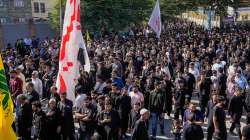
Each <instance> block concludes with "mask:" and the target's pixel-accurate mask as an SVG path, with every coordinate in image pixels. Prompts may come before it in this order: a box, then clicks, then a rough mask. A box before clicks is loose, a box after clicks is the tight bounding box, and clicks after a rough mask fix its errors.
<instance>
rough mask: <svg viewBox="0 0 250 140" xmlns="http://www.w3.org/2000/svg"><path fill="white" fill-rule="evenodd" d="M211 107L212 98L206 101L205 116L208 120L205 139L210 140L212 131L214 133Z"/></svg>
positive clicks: (212, 105) (212, 104)
mask: <svg viewBox="0 0 250 140" xmlns="http://www.w3.org/2000/svg"><path fill="white" fill-rule="evenodd" d="M213 108H214V103H213V102H212V100H210V101H209V102H208V105H207V111H206V117H207V120H208V123H207V125H208V126H207V140H212V137H213V133H214V124H213Z"/></svg>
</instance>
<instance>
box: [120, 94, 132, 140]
mask: <svg viewBox="0 0 250 140" xmlns="http://www.w3.org/2000/svg"><path fill="white" fill-rule="evenodd" d="M117 103H118V107H119V115H120V118H121V130H122V135H123V136H125V137H126V132H127V129H128V120H129V112H130V110H131V98H130V96H128V90H127V89H123V91H122V94H121V95H120V96H119V97H118V99H117Z"/></svg>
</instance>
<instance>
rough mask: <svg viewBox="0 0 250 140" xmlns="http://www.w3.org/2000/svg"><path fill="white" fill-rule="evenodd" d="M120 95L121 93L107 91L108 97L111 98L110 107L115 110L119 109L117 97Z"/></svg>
mask: <svg viewBox="0 0 250 140" xmlns="http://www.w3.org/2000/svg"><path fill="white" fill-rule="evenodd" d="M120 95H121V94H120V93H113V92H110V93H109V97H110V99H111V104H112V107H113V109H115V110H119V103H118V98H119V96H120Z"/></svg>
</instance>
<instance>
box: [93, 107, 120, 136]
mask: <svg viewBox="0 0 250 140" xmlns="http://www.w3.org/2000/svg"><path fill="white" fill-rule="evenodd" d="M104 119H111V122H105V123H101V121H103V120H104ZM98 121H99V125H100V126H101V127H102V130H103V132H101V135H102V138H103V139H104V140H117V139H119V138H118V137H119V136H118V132H119V128H120V122H121V121H120V117H119V113H118V112H117V111H116V110H111V111H110V112H106V111H102V112H101V113H100V114H98Z"/></svg>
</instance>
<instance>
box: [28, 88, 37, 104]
mask: <svg viewBox="0 0 250 140" xmlns="http://www.w3.org/2000/svg"><path fill="white" fill-rule="evenodd" d="M27 98H28V101H29V103H30V104H32V103H33V102H34V101H39V94H38V93H37V92H36V91H35V90H33V91H32V92H31V93H30V94H28V97H27Z"/></svg>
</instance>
